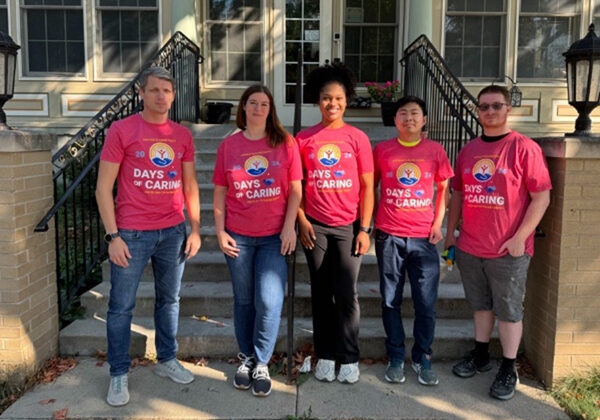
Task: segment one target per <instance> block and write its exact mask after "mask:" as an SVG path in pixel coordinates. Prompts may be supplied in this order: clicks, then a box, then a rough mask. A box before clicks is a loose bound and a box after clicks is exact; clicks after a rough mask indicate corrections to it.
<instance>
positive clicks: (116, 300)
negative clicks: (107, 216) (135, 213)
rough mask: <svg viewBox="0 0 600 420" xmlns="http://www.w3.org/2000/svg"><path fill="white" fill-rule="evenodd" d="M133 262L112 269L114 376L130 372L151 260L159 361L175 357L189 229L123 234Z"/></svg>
mask: <svg viewBox="0 0 600 420" xmlns="http://www.w3.org/2000/svg"><path fill="white" fill-rule="evenodd" d="M119 233H120V234H121V238H123V240H124V241H125V243H126V244H127V247H128V248H129V253H130V254H131V258H130V259H129V266H128V267H127V268H123V267H119V266H118V265H115V264H113V263H111V264H110V284H111V288H110V300H109V301H108V315H107V317H106V336H107V339H108V354H107V359H108V363H110V375H111V376H118V375H123V374H125V373H127V372H128V371H129V367H130V366H131V358H130V357H129V344H130V341H131V318H132V311H133V308H134V306H135V295H136V292H137V288H138V285H139V283H140V279H141V277H142V273H143V271H144V267H146V265H147V264H148V260H150V259H151V260H152V269H153V271H154V290H155V294H156V298H155V304H154V327H155V329H156V337H155V343H156V352H157V357H158V361H159V362H167V361H169V360H171V359H174V358H175V353H176V352H177V341H176V339H175V336H176V334H177V324H178V319H179V289H180V286H181V276H182V275H183V267H184V263H185V254H184V250H185V239H186V232H185V224H184V223H180V224H178V225H176V226H173V227H170V228H165V229H158V230H128V229H120V230H119Z"/></svg>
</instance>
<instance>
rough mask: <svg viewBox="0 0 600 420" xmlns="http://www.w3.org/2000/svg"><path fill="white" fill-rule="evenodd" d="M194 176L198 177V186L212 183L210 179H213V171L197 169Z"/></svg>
mask: <svg viewBox="0 0 600 420" xmlns="http://www.w3.org/2000/svg"><path fill="white" fill-rule="evenodd" d="M196 175H197V177H198V183H199V184H210V183H212V178H213V170H212V169H197V170H196Z"/></svg>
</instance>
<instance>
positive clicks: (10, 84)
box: [6, 54, 17, 96]
mask: <svg viewBox="0 0 600 420" xmlns="http://www.w3.org/2000/svg"><path fill="white" fill-rule="evenodd" d="M16 57H17V56H16V55H12V54H8V55H7V59H8V63H7V64H8V66H6V72H7V75H6V78H7V80H6V94H7V95H10V96H12V94H13V92H14V90H15V60H16Z"/></svg>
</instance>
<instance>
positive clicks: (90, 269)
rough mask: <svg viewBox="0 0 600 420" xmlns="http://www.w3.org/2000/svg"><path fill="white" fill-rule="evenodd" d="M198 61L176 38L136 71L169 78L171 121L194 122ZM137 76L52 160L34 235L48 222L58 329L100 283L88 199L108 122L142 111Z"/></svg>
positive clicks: (99, 233)
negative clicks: (50, 191)
mask: <svg viewBox="0 0 600 420" xmlns="http://www.w3.org/2000/svg"><path fill="white" fill-rule="evenodd" d="M203 60H204V58H203V57H202V56H201V55H200V48H199V47H198V46H197V45H196V44H194V43H193V42H192V41H191V40H190V39H189V38H187V37H186V36H185V35H183V34H182V33H181V32H176V33H175V34H174V35H173V37H171V39H169V40H168V41H167V42H166V44H165V45H164V46H163V47H162V48H161V49H160V50H159V51H158V52H157V53H156V54H154V56H153V58H152V60H151V61H150V62H148V63H146V65H145V66H144V68H143V69H142V70H144V69H145V68H146V67H149V66H162V67H164V68H166V69H167V70H169V71H170V72H171V74H172V75H173V77H174V78H175V81H176V92H177V93H176V96H175V101H174V102H173V105H172V107H171V111H170V114H169V117H170V118H171V119H172V120H174V121H177V122H179V121H183V120H186V121H194V122H195V121H198V119H199V117H200V108H199V103H200V85H199V68H198V66H199V64H201V63H202V62H203ZM140 73H141V72H140ZM139 76H140V74H138V75H137V76H136V77H135V78H134V79H133V80H132V81H131V82H130V83H129V84H127V86H125V88H124V89H123V90H121V92H119V93H118V94H117V95H116V96H115V97H114V98H113V99H112V100H111V101H110V102H109V103H108V104H107V105H106V106H105V107H104V108H103V109H102V110H101V111H100V112H98V113H97V114H96V116H94V117H93V118H92V119H91V120H90V121H89V122H88V123H87V124H86V125H85V126H84V127H83V128H82V129H81V130H79V132H78V133H77V134H75V136H73V138H71V139H70V140H69V141H68V142H67V143H66V144H65V145H64V146H63V147H62V148H61V149H60V150H58V151H57V152H56V153H55V154H54V155H53V156H52V164H53V166H54V206H53V207H52V208H51V209H50V211H48V213H47V214H46V215H45V216H44V218H43V219H42V220H41V221H40V222H39V223H38V225H37V226H36V227H35V231H36V232H45V231H47V230H48V229H49V226H48V224H49V222H50V220H51V219H52V218H54V229H55V243H56V261H57V264H56V278H57V283H58V291H59V293H58V296H59V302H58V305H59V316H60V319H61V326H64V324H65V323H66V322H68V314H67V312H68V310H69V308H70V307H71V305H72V303H73V302H74V301H75V300H76V299H77V298H78V297H79V296H80V295H81V294H82V293H83V292H85V291H86V290H88V289H90V288H92V287H93V286H95V285H96V284H98V283H99V282H100V281H101V275H100V263H101V262H102V261H103V260H104V259H105V258H106V257H107V253H106V250H107V248H106V244H105V243H104V240H103V237H104V232H103V231H104V229H103V227H102V221H101V220H100V215H99V213H98V208H97V205H96V199H95V195H94V193H95V189H96V178H97V174H98V162H99V160H100V151H101V149H102V145H103V144H104V139H105V136H106V132H107V130H108V128H109V127H110V125H111V124H112V123H113V122H114V121H116V120H119V119H121V118H124V117H127V116H129V115H131V114H133V113H136V112H139V111H141V110H142V109H143V103H142V102H140V98H139V96H138V91H137V84H138V78H139Z"/></svg>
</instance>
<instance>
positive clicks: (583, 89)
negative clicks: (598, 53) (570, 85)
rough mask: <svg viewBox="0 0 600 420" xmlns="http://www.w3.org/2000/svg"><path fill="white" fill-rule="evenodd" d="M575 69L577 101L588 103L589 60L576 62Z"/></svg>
mask: <svg viewBox="0 0 600 420" xmlns="http://www.w3.org/2000/svg"><path fill="white" fill-rule="evenodd" d="M575 69H576V73H575V79H576V82H575V86H576V89H575V101H576V102H586V101H587V100H588V75H589V72H590V62H589V61H588V60H579V61H576V62H575Z"/></svg>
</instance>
